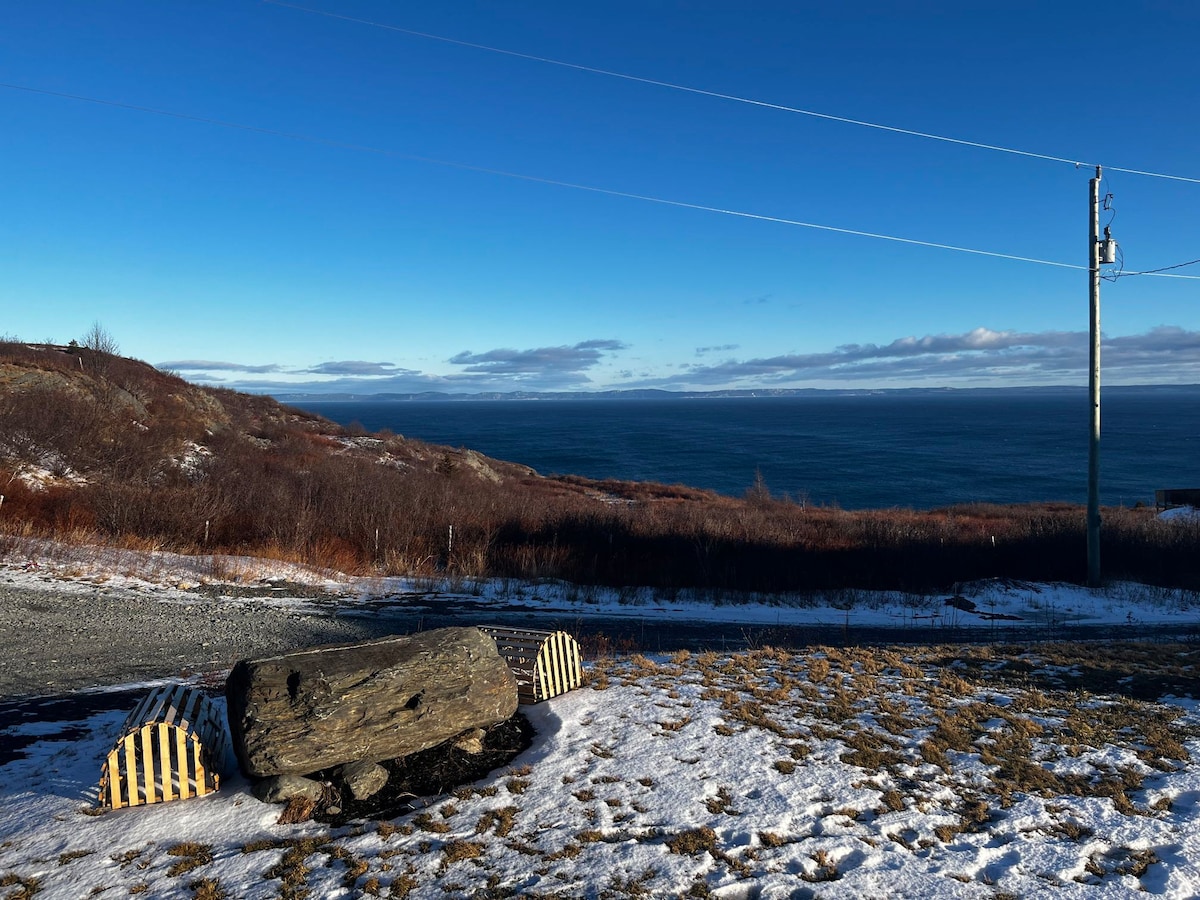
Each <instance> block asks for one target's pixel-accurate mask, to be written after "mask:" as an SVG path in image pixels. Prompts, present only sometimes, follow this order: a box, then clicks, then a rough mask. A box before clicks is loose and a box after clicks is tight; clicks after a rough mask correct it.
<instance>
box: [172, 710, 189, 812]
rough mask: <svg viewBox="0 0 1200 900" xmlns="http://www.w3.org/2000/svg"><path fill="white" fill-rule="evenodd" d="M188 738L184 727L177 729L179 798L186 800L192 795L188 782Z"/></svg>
mask: <svg viewBox="0 0 1200 900" xmlns="http://www.w3.org/2000/svg"><path fill="white" fill-rule="evenodd" d="M186 741H187V738H186V737H185V736H184V733H183V729H182V728H178V727H177V728H176V729H175V771H177V772H178V773H179V799H180V800H186V799H187V798H188V797H190V796H191V795H192V794H191V790H190V786H189V784H188V780H189V779H188V754H187V743H186Z"/></svg>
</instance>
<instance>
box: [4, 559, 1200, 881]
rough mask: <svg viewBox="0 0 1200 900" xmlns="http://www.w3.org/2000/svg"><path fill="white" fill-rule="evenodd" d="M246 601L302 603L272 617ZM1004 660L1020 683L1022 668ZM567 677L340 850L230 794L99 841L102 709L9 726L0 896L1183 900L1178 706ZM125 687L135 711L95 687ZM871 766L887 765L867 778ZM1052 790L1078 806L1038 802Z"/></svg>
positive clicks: (138, 574)
mask: <svg viewBox="0 0 1200 900" xmlns="http://www.w3.org/2000/svg"><path fill="white" fill-rule="evenodd" d="M34 559H36V560H37V566H36V567H34V566H33V565H31V564H30V561H31V560H34ZM0 562H3V563H5V564H6V567H5V568H4V569H3V570H2V575H3V579H4V580H5V581H7V582H9V583H12V584H18V585H25V586H30V587H35V586H38V587H45V586H47V584H49V583H51V582H52V583H53V585H54V587H55V589H59V590H67V591H71V590H77V591H87V590H94V587H95V584H96V583H97V579H100V580H102V581H103V583H104V584H105V585H106V587H107V588H108V589H110V590H117V591H125V590H128V591H130V592H135V591H136V592H138V594H139V595H142V596H146V595H149V596H152V597H154V598H157V599H158V600H161V601H165V602H187V601H188V599H189V597H190V598H191V599H192V600H194V599H195V595H193V594H189V592H188V591H187V590H185V589H181V588H180V587H179V585H181V584H182V585H185V586H187V585H194V584H196V583H200V582H204V581H218V580H220V579H218V578H217V577H216V575H217V573H222V574H223V575H224V576H226V577H228V575H229V573H235V574H236V575H237V578H238V581H239V583H243V584H244V583H247V582H259V583H270V580H271V579H275V580H276V581H277V582H281V581H284V580H286V582H288V583H291V584H308V585H314V586H320V587H325V588H328V589H329V590H331V591H334V592H336V597H337V599H336V602H337V603H338V605H339V610H342V609H344V610H345V611H347V612H349V611H353V610H354V608H355V607H356V606H362V607H363V608H364V609H365V608H367V604H368V601H372V600H373V599H377V598H379V597H381V596H382V597H389V596H393V597H398V596H400V595H403V594H405V593H411V592H415V591H420V592H422V593H423V595H424V596H423V602H433V601H432V600H431V597H433V598H434V599H437V598H439V597H440V598H441V599H443V600H453V599H460V600H461V599H471V600H473V601H484V602H486V601H501V600H503V601H505V602H506V603H509V604H518V605H524V606H526V607H528V608H529V609H530V610H536V611H546V610H563V611H572V612H573V613H575V614H587V613H596V614H603V615H627V616H636V617H642V618H656V617H670V618H673V619H677V618H687V619H691V620H704V621H733V622H760V623H769V624H778V623H787V624H804V623H830V624H841V623H842V622H844V621H847V620H849V621H851V622H852V623H854V624H876V625H889V624H890V625H904V624H909V623H911V622H912V621H913V620H914V618H915V617H917V616H937V617H940V618H943V619H944V620H945V621H946V622H947V623H949V622H950V620H951V618H954V617H957V621H959V622H960V623H961V622H962V621H966V620H973V619H974V620H977V617H975V616H972V614H970V613H967V612H964V611H962V610H957V609H953V608H950V607H946V606H945V605H944V600H945V597H944V596H916V595H901V594H865V593H862V592H857V593H856V594H855V595H854V596H853V598H851V597H849V596H848V595H837V594H832V595H829V596H824V597H816V598H812V597H774V598H767V597H750V596H747V597H734V598H730V597H723V598H721V601H722V602H721V603H719V604H717V603H714V602H713V599H714V598H711V597H699V596H688V595H686V594H678V595H675V596H673V597H670V598H667V597H664V596H660V595H656V594H655V593H654V592H652V591H628V590H626V591H616V590H603V589H587V588H578V587H575V586H571V585H564V584H560V583H552V582H539V583H530V582H525V583H516V582H511V581H486V582H478V583H476V582H471V583H458V582H456V583H431V582H429V581H413V580H410V579H391V578H386V579H385V578H378V579H353V578H348V577H345V576H341V575H339V574H337V573H330V572H320V571H315V570H311V569H307V568H304V567H300V566H293V565H285V564H280V563H276V562H271V561H263V560H252V559H247V558H232V557H219V558H214V557H183V556H178V555H175V554H168V553H161V552H140V553H133V552H121V551H108V550H104V549H102V548H78V547H77V548H66V547H61V546H54V545H50V544H44V543H33V542H25V543H24V544H22V545H21V547H20V548H19V549H18V550H17V551H14V552H12V553H10V554H9V556H8V557H7V558H5V559H3V560H0ZM26 566H28V568H26ZM431 592H432V593H431ZM963 593H964V595H966V596H969V597H970V599H971V600H973V601H974V602H975V603H976V606H977V609H978V611H980V612H984V613H1003V614H1009V615H1018V616H1022V617H1023V618H1027V619H1028V618H1032V617H1036V616H1047V615H1052V616H1054V617H1055V618H1056V619H1058V620H1069V621H1074V622H1081V623H1088V624H1105V623H1109V624H1113V625H1122V624H1126V623H1128V622H1131V621H1138V622H1174V623H1179V624H1192V623H1195V622H1196V620H1197V614H1196V612H1195V610H1196V606H1197V599H1198V598H1197V597H1196V596H1195V595H1194V594H1188V593H1186V592H1181V591H1170V590H1162V589H1157V588H1147V587H1144V586H1140V585H1128V584H1126V585H1116V586H1113V587H1111V588H1108V589H1104V590H1099V591H1090V590H1087V589H1084V588H1079V587H1076V586H1071V585H1046V584H1036V585H1035V584H1012V583H999V582H996V583H990V584H983V585H975V586H970V587H969V588H967V589H966V590H964V592H963ZM851 599H852V600H853V602H850V601H851ZM255 602H265V601H257V600H256V601H255ZM269 602H272V603H277V604H285V605H287V604H292V605H297V606H303V605H306V604H312V603H314V602H318V601H313V600H312V599H310V598H305V597H297V596H292V595H290V594H289V592H288V591H286V590H283V591H280V592H279V596H278V597H272V598H271V599H270V600H269ZM326 602H329V601H326ZM923 621H925V622H928V621H929V620H928V619H925V620H923ZM814 660H820V661H822V662H824V663H826V664H827V665H828V668H829V674H828V675H824V673H823V672H821V671H820V670H819V669H818V668H816V667H814ZM1023 660H1024V661H1027V662H1029V663H1030V664H1033V665H1042V663H1041V661H1040V660H1039V657H1038V650H1037V648H1036V647H1035V648H1033V649H1031V650H1030V651H1029V652H1028V653H1027V654H1026V655H1025V656H1024V657H1023ZM914 667H915V669H916V670H917V671H916V672H914V671H913V669H914ZM1046 667H1047V668H1048V664H1047V666H1046ZM1060 668H1061V669H1062V671H1064V672H1065V671H1066V670H1067V669H1066V668H1062V667H1060ZM587 669H588V673H587V674H588V677H587V679H586V681H587V683H586V684H585V686H584V687H582V688H580V689H578V690H576V691H573V692H571V693H569V694H566V695H563V696H560V697H556V698H553V699H552V700H550V701H548V702H545V703H542V704H539V705H537V706H530V707H522V711H523V712H524V713H525V715H527V716H528V718H529V719H530V721H531V723H532V725H533V727H534V730H535V732H536V736H535V738H534V743H533V745H532V746H531V747H530V748H529V749H528V750H526V751H524V752H523V753H522V754H520V755H519V756H518V757H517V758H516V759H514V760H513V762H512V763H511V764H510V765H509V766H507V767H505V768H504V769H501V770H498V771H496V772H493V773H491V774H490V775H488V776H487V777H485V778H484V779H482V780H481V781H479V782H477V783H476V784H474V785H472V786H468V787H467V788H465V789H460V790H459V791H457V792H455V793H454V794H451V795H447V796H442V797H430V798H423V799H424V801H425V802H426V803H427V804H428V805H427V807H426V808H425V809H424V810H423V811H421V812H415V813H410V814H406V815H404V816H400V817H398V818H396V819H394V820H390V821H388V822H383V823H378V822H362V823H358V824H352V825H349V826H344V827H339V828H330V827H329V826H325V825H321V824H318V823H313V822H306V823H302V824H293V825H280V824H277V819H278V816H279V812H280V808H279V807H276V806H269V805H267V804H263V803H260V802H259V801H258V800H256V799H254V797H253V796H252V795H251V793H250V791H249V785H248V783H247V782H246V780H245V779H244V778H242V777H241V776H240V775H238V774H237V773H236V772H235V771H233V770H232V768H231V770H230V772H229V773H228V774H227V775H226V777H225V778H224V779H223V781H222V785H221V789H220V791H219V792H218V793H216V794H215V795H212V796H210V797H206V798H200V799H192V800H187V801H176V802H173V803H168V804H160V805H157V806H151V807H143V808H136V809H132V810H120V811H109V812H105V813H103V814H96V810H95V809H94V808H93V806H94V804H95V800H96V785H97V783H98V780H99V776H100V768H101V764H102V761H103V759H104V757H105V755H106V754H107V752H108V750H109V749H111V747H112V745H113V743H114V741H115V740H116V739H117V738H118V736H119V735H120V731H121V725H122V722H123V720H124V717H125V714H126V712H127V711H126V710H116V711H106V712H95V713H90V714H89V713H78V715H80V718H78V719H74V720H70V721H58V722H50V721H40V720H36V719H33V720H29V721H22V722H18V723H16V724H12V725H9V726H8V727H6V728H4V730H3V731H0V736H3V738H4V739H5V742H6V743H7V742H8V739H9V738H11V737H21V741H20V743H25V742H26V741H31V743H29V745H28V746H27V747H25V749H24V752H23V755H18V758H17V759H14V760H12V761H10V762H7V763H6V764H3V765H0V809H3V810H4V814H3V817H2V819H0V898H10V897H11V898H15V897H21V896H28V895H29V894H31V893H33V890H31V886H32V885H35V884H36V891H37V896H38V897H39V898H48V900H53V898H72V900H74V898H79V897H86V896H92V895H99V896H114V897H115V896H129V895H130V894H135V895H136V894H141V895H144V896H149V897H156V898H159V897H161V898H190V897H194V896H225V897H229V898H247V900H250V898H267V897H277V896H293V895H292V894H287V893H284V891H285V883H284V878H285V877H295V878H298V879H299V883H301V884H303V885H305V886H307V888H308V890H309V892H310V893H309V895H308V896H310V897H313V898H339V897H360V896H371V895H378V896H411V897H445V896H450V897H456V896H470V895H471V894H473V893H474V892H476V891H479V892H480V893H481V895H483V894H484V893H485V892H486V891H487V890H489V889H490V891H491V893H487V894H486V895H487V896H506V895H514V896H561V897H579V896H588V897H600V896H602V895H604V896H639V895H640V896H650V897H673V896H680V895H686V894H688V893H689V891H690V892H692V895H694V896H701V895H703V894H704V893H705V892H707V893H709V894H711V895H712V896H716V897H722V898H748V897H762V898H783V897H818V896H819V897H821V898H825V900H835V898H861V897H922V898H933V900H941V898H960V897H962V898H985V897H986V898H990V897H995V896H997V895H1009V896H1019V897H1055V898H1059V897H1066V898H1070V897H1080V898H1092V897H1097V896H1104V897H1125V896H1129V897H1133V896H1138V895H1140V894H1141V893H1142V892H1149V893H1151V894H1154V895H1158V896H1163V897H1170V898H1190V897H1195V896H1197V895H1200V805H1198V803H1197V799H1198V798H1200V763H1197V759H1200V740H1198V739H1197V737H1196V735H1200V704H1198V703H1197V702H1196V701H1195V700H1193V699H1191V698H1188V697H1164V698H1161V699H1160V700H1158V701H1157V702H1153V703H1141V702H1139V701H1133V700H1129V699H1128V698H1117V697H1109V696H1099V695H1093V694H1084V693H1083V692H1080V691H1051V690H1047V689H1045V688H1044V687H1043V689H1042V690H1040V691H1033V690H1031V689H1029V688H1026V687H1022V686H1021V685H1020V684H1014V683H1003V682H1001V681H1000V678H1001V675H1002V672H1001V669H1002V665H1001V664H1000V663H995V664H994V665H993V664H989V665H987V666H985V667H984V671H985V672H986V677H987V679H988V683H987V684H986V685H981V684H979V683H971V685H970V687H968V688H967V689H965V690H964V691H961V692H955V691H947V690H945V689H944V688H943V683H942V681H941V680H940V679H941V678H942V677H944V676H940V675H939V671H942V672H944V671H945V669H944V668H943V669H940V670H939V669H938V668H937V667H935V666H934V665H933V664H932V662H931V660H930V658H928V657H925V656H922V655H921V651H919V650H915V649H914V650H911V651H910V650H902V651H899V652H898V653H895V654H892V655H891V656H888V655H887V654H884V653H881V652H880V651H853V650H845V651H839V650H835V649H832V648H830V649H827V650H825V651H820V652H817V653H814V652H797V653H793V652H790V651H781V650H771V649H769V648H766V649H759V650H753V651H748V652H745V653H740V654H718V653H706V654H689V653H686V652H680V653H677V654H672V655H658V656H649V657H647V656H640V655H632V656H623V657H619V658H617V659H612V660H600V661H595V662H591V663H589V664H588V666H587ZM953 671H955V672H958V673H960V674H963V676H964V677H966V675H967V673H966V670H965V669H964V668H962V667H959V668H955V669H954V670H953ZM823 675H824V677H822V676H823ZM993 675H994V677H995V679H996V681H995V682H994V683H993V682H992V678H993ZM125 687H145V686H144V685H142V686H112V689H118V688H125ZM135 702H136V701H133V702H131V705H130V708H132V706H133V703H135ZM216 702H217V703H218V705H220V704H222V703H223V701H220V700H217V701H216ZM1122 710H1127V711H1128V716H1127V718H1126V719H1121V720H1120V722H1119V725H1120V727H1117V726H1114V727H1113V728H1112V729H1111V731H1108V732H1104V733H1103V734H1100V733H1099V732H1098V734H1097V735H1093V736H1091V737H1089V736H1087V735H1086V734H1083V733H1082V728H1083V726H1082V725H1081V724H1080V723H1082V722H1086V723H1092V722H1093V721H1094V720H1099V719H1101V718H1103V716H1104V715H1105V714H1107V713H1110V712H1111V713H1113V714H1114V715H1116V714H1118V713H1120V712H1121V711H1122ZM968 715H976V718H977V721H978V726H979V736H980V737H983V739H982V740H974V741H973V742H971V743H969V744H967V745H964V746H963V747H961V748H951V749H947V750H946V751H945V761H944V764H939V763H937V762H936V760H935V758H934V757H932V756H928V757H927V755H926V752H925V751H924V750H923V742H925V741H927V740H929V739H930V738H931V736H933V735H935V733H937V731H938V729H939V728H940V727H943V726H944V724H945V723H946V722H947V721H949V720H952V719H953V718H954V717H955V716H959V717H960V718H961V717H964V716H968ZM1073 716H1074V717H1076V718H1072V717H1073ZM1155 716H1168V717H1169V716H1177V717H1178V718H1176V719H1175V722H1174V726H1175V727H1176V728H1177V729H1178V732H1177V734H1178V735H1179V737H1180V739H1181V743H1182V746H1183V747H1184V749H1185V750H1186V755H1187V756H1188V759H1186V760H1182V761H1177V760H1172V759H1162V758H1158V757H1156V756H1155V753H1154V751H1153V750H1149V751H1148V750H1147V747H1148V746H1149V742H1150V740H1151V738H1150V737H1149V732H1148V728H1149V726H1148V725H1147V726H1146V729H1147V732H1146V733H1141V732H1140V731H1139V728H1141V725H1140V724H1139V723H1145V722H1149V721H1151V720H1153V719H1154V717H1155ZM1080 717H1082V718H1080ZM897 719H899V720H902V721H903V723H904V727H896V726H895V720H897ZM889 723H891V724H890V725H889ZM889 728H891V729H892V730H889ZM1068 735H1070V736H1071V740H1070V741H1068V740H1066V737H1067V736H1068ZM871 741H874V742H875V743H874V744H872V743H871ZM880 742H882V746H883V747H884V748H885V749H886V750H887V751H888V753H890V754H891V761H890V762H879V761H878V760H876V759H874V758H873V757H871V756H870V755H869V754H868V753H866V752H865V751H863V750H862V748H863V747H870V746H879V745H880ZM1072 742H1074V743H1075V744H1076V746H1071V745H1070V744H1071V743H1072ZM1006 747H1007V748H1010V750H1011V748H1013V747H1017V748H1024V749H1021V750H1020V752H1022V753H1026V754H1027V758H1028V760H1029V761H1031V762H1032V764H1033V765H1034V766H1035V767H1037V768H1040V769H1043V770H1045V771H1046V772H1052V773H1055V774H1056V775H1057V776H1058V777H1059V778H1060V779H1063V780H1061V781H1058V782H1053V783H1052V784H1051V785H1050V787H1049V789H1046V788H1038V787H1035V786H1034V784H1033V782H1032V781H1029V782H1021V783H1020V784H1018V785H1017V786H1016V787H1015V788H1013V787H1012V786H1011V785H1010V786H1009V787H1007V788H1006V787H1005V784H1006V779H1007V778H1008V776H1007V775H1006V774H1005V773H1004V772H1003V771H1002V770H1003V769H1004V764H1003V763H1002V762H997V761H996V760H997V759H1000V758H1001V756H1002V754H1003V753H1005V752H1010V751H1009V750H1006V749H1005V748H1006ZM851 751H854V752H853V753H852V752H851ZM1012 752H1016V751H1012ZM989 753H991V754H995V755H992V756H989V755H987V754H989ZM855 754H860V755H858V756H856V755H855ZM856 758H857V759H858V760H859V761H860V762H861V763H862V765H861V766H860V765H856V764H855V760H856ZM1004 758H1005V759H1008V758H1009V757H1004ZM228 762H229V761H228V760H227V763H228ZM1120 773H1126V775H1125V777H1127V778H1129V779H1131V781H1130V786H1129V787H1128V790H1126V791H1125V793H1123V794H1122V795H1121V796H1120V797H1119V798H1118V797H1116V796H1114V795H1113V794H1112V792H1111V791H1110V792H1108V793H1107V794H1106V793H1105V791H1103V790H1099V789H1097V790H1096V791H1095V792H1089V791H1090V790H1091V789H1090V788H1089V787H1087V786H1088V785H1089V784H1091V785H1101V784H1105V783H1107V784H1112V783H1115V782H1114V781H1113V780H1114V779H1117V778H1118V776H1119V775H1120ZM1034 774H1035V775H1036V774H1037V773H1036V771H1035V772H1034ZM1074 776H1080V777H1077V778H1075V780H1074V781H1073V782H1069V781H1068V779H1069V778H1072V777H1074ZM1134 776H1136V777H1134ZM1068 783H1074V784H1078V785H1083V787H1080V788H1078V789H1074V790H1070V791H1067V790H1063V789H1061V788H1062V785H1065V784H1068ZM976 802H981V803H982V804H984V806H983V807H978V806H972V804H973V803H976ZM980 809H982V810H983V811H982V812H979V814H978V815H976V814H975V813H974V812H972V811H973V810H975V811H976V812H978V811H979V810H980ZM306 839H308V842H307V843H305V840H306ZM189 842H190V843H191V845H192V846H189ZM172 851H174V852H172ZM305 869H306V870H307V871H305ZM205 890H207V891H210V892H213V893H209V894H203V893H201V892H202V891H205ZM506 891H507V892H508V893H507V894H506V893H504V892H506ZM22 892H24V893H22ZM297 896H298V895H297Z"/></svg>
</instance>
